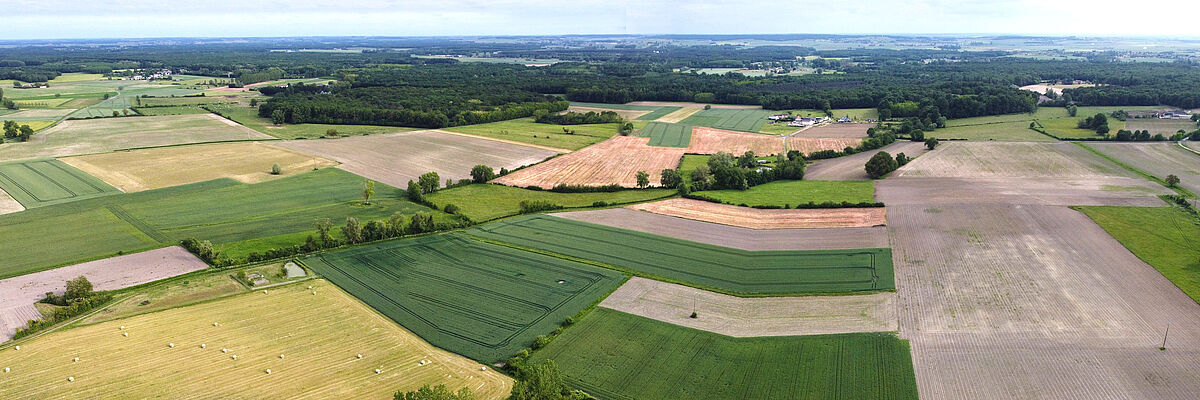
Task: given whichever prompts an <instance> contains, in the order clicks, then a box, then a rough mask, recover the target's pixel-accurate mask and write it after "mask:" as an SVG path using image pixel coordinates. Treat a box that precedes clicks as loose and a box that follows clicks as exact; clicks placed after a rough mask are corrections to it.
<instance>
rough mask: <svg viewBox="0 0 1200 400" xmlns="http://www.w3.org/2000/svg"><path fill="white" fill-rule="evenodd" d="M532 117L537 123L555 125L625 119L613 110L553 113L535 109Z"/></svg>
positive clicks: (602, 122)
mask: <svg viewBox="0 0 1200 400" xmlns="http://www.w3.org/2000/svg"><path fill="white" fill-rule="evenodd" d="M533 118H534V119H533V121H534V122H537V123H542V124H556V125H582V124H608V123H615V122H624V121H625V119H624V118H621V116H620V115H619V114H617V113H616V112H614V111H601V112H595V111H588V112H586V113H577V112H566V113H562V114H555V113H551V112H550V111H548V110H537V111H534V112H533Z"/></svg>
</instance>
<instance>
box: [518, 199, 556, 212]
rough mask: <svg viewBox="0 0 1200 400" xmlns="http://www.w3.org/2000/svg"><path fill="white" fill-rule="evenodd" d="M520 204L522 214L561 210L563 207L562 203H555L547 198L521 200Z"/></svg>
mask: <svg viewBox="0 0 1200 400" xmlns="http://www.w3.org/2000/svg"><path fill="white" fill-rule="evenodd" d="M518 206H519V207H520V208H521V214H529V213H535V212H540V211H550V210H559V209H562V208H563V206H561V205H558V204H554V203H551V202H549V201H546V200H521V202H520V203H518Z"/></svg>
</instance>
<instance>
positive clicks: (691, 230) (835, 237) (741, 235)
mask: <svg viewBox="0 0 1200 400" xmlns="http://www.w3.org/2000/svg"><path fill="white" fill-rule="evenodd" d="M551 215H554V216H556V217H561V218H569V219H573V220H577V221H583V222H591V223H594V224H601V225H608V226H612V227H617V228H622V229H629V230H634V231H639V232H646V233H652V234H655V235H662V236H668V237H673V238H678V239H684V240H691V241H694V242H700V243H708V244H713V245H717V246H725V247H733V248H737V249H743V250H839V249H862V248H871V247H888V238H887V228H886V227H882V226H876V227H870V228H813V229H750V228H740V227H736V226H729V225H720V224H714V223H711V222H702V221H695V220H690V219H683V218H679V217H672V216H667V215H659V214H652V213H648V212H643V211H635V210H631V209H628V208H610V209H605V210H589V211H571V212H560V213H554V214H551Z"/></svg>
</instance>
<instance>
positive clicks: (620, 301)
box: [600, 277, 896, 337]
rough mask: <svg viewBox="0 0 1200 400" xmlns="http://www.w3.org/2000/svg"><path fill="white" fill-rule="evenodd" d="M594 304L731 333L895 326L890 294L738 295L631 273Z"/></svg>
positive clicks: (807, 332) (819, 332)
mask: <svg viewBox="0 0 1200 400" xmlns="http://www.w3.org/2000/svg"><path fill="white" fill-rule="evenodd" d="M600 306H601V307H607V308H611V309H614V310H617V311H621V312H626V313H630V314H633V315H639V316H643V317H646V318H652V319H656V320H659V321H663V322H669V323H672V324H675V325H679V326H686V327H689V328H694V329H700V330H705V331H709V332H714V333H719V334H722V335H726V336H733V337H754V336H790V335H823V334H830V333H852V332H894V331H896V294H895V293H875V294H867V295H858V296H802V297H759V298H743V297H735V296H730V295H724V294H720V293H713V292H709V291H704V290H699V289H695V288H690V287H687V286H683V285H676V284H673V283H666V282H660V281H656V280H652V279H645V278H639V277H633V278H631V279H630V280H629V281H627V282H625V284H624V285H621V288H620V289H617V291H615V292H613V294H611V295H609V296H608V298H605V299H604V301H603V302H601V303H600ZM693 310H694V311H695V312H696V314H697V315H698V316H697V317H696V318H690V315H691V313H692V311H693Z"/></svg>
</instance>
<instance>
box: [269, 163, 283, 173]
mask: <svg viewBox="0 0 1200 400" xmlns="http://www.w3.org/2000/svg"><path fill="white" fill-rule="evenodd" d="M281 173H283V168H280V167H279V163H275V164H271V175H279V174H281Z"/></svg>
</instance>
